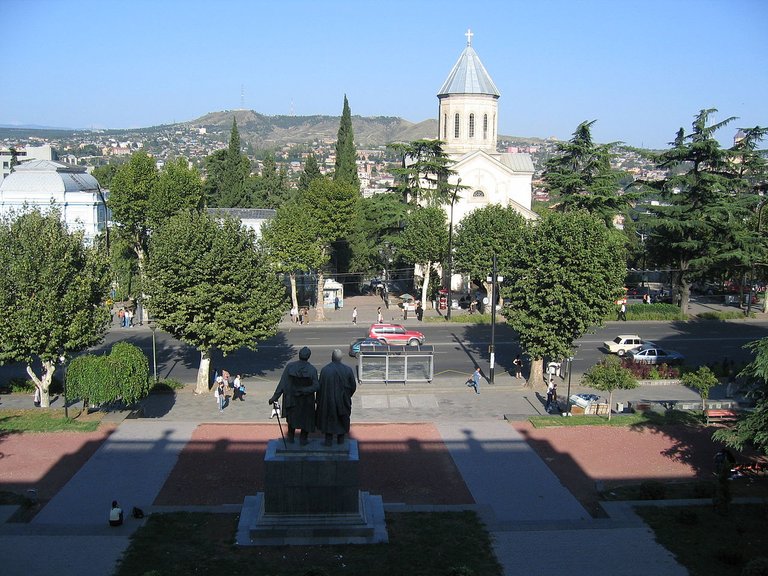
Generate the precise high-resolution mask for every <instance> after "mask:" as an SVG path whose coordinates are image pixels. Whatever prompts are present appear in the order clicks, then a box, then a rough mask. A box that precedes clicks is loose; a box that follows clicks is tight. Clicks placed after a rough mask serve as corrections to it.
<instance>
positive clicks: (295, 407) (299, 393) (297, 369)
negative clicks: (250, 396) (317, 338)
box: [269, 360, 320, 432]
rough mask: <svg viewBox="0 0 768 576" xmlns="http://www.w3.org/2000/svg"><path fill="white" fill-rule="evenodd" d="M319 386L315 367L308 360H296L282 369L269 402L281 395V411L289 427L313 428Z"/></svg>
mask: <svg viewBox="0 0 768 576" xmlns="http://www.w3.org/2000/svg"><path fill="white" fill-rule="evenodd" d="M319 388H320V382H319V381H318V379H317V369H316V368H315V367H314V366H312V364H310V363H309V362H306V361H304V360H296V361H295V362H290V363H289V364H288V365H287V366H286V367H285V370H283V375H282V376H281V377H280V382H279V383H278V385H277V388H276V389H275V393H274V394H273V395H272V398H271V399H270V401H269V402H270V404H271V403H272V402H274V401H276V400H278V399H279V398H280V396H281V395H282V396H283V412H284V414H285V420H286V422H288V427H289V428H293V429H296V428H299V429H301V430H304V431H306V432H314V430H315V392H317V390H318V389H319Z"/></svg>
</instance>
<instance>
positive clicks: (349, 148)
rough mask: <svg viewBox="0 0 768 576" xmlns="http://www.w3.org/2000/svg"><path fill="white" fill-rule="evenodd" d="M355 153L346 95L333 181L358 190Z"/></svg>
mask: <svg viewBox="0 0 768 576" xmlns="http://www.w3.org/2000/svg"><path fill="white" fill-rule="evenodd" d="M356 161H357V152H356V151H355V135H354V133H353V132H352V113H351V112H350V110H349V102H348V101H347V95H346V94H345V95H344V110H343V111H342V113H341V122H340V123H339V132H338V135H337V137H336V166H335V171H334V174H333V179H334V181H336V182H341V183H342V184H350V185H351V186H354V187H355V189H357V190H360V179H359V178H358V177H357V162H356Z"/></svg>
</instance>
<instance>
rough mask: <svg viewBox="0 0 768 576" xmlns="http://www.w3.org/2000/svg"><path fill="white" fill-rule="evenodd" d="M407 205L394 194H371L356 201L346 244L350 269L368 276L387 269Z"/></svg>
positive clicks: (404, 217) (405, 214)
mask: <svg viewBox="0 0 768 576" xmlns="http://www.w3.org/2000/svg"><path fill="white" fill-rule="evenodd" d="M407 208H408V207H407V206H406V205H405V204H403V203H402V202H401V201H400V198H399V197H398V196H397V195H396V194H391V193H385V194H374V195H373V196H371V197H370V198H361V199H360V209H359V210H358V212H357V217H356V219H355V225H354V228H353V231H352V234H351V238H350V243H351V250H352V258H351V261H350V270H351V271H352V272H359V273H364V274H369V273H373V272H377V271H381V270H382V269H386V268H387V267H389V261H388V259H387V255H388V254H389V253H390V250H389V249H390V247H392V246H394V245H395V243H396V242H397V237H398V236H399V234H400V231H401V230H402V227H403V222H404V221H405V219H406V216H407Z"/></svg>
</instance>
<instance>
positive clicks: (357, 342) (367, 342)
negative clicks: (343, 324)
mask: <svg viewBox="0 0 768 576" xmlns="http://www.w3.org/2000/svg"><path fill="white" fill-rule="evenodd" d="M360 346H384V343H383V342H382V341H381V340H379V339H378V338H371V337H370V336H364V337H361V338H355V339H354V340H353V341H352V342H350V343H349V355H350V356H352V357H353V358H357V355H358V354H360Z"/></svg>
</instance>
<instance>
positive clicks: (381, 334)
mask: <svg viewBox="0 0 768 576" xmlns="http://www.w3.org/2000/svg"><path fill="white" fill-rule="evenodd" d="M368 337H369V338H376V340H378V341H379V342H383V343H384V344H400V345H406V344H407V345H408V346H418V345H420V344H424V334H422V333H421V332H417V331H416V330H406V329H405V328H404V327H403V326H401V325H400V324H373V325H371V329H370V330H369V331H368Z"/></svg>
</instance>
